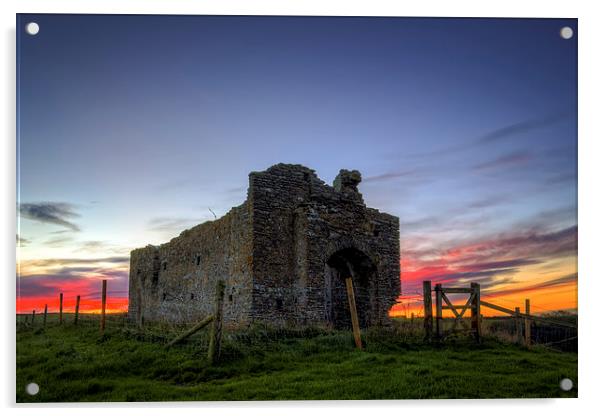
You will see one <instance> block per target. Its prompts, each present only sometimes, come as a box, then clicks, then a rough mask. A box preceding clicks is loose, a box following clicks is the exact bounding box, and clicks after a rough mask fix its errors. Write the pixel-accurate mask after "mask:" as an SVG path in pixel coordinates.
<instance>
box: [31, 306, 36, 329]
mask: <svg viewBox="0 0 602 416" xmlns="http://www.w3.org/2000/svg"><path fill="white" fill-rule="evenodd" d="M35 320H36V310H35V309H34V310H33V311H32V313H31V326H32V327H33V321H35Z"/></svg>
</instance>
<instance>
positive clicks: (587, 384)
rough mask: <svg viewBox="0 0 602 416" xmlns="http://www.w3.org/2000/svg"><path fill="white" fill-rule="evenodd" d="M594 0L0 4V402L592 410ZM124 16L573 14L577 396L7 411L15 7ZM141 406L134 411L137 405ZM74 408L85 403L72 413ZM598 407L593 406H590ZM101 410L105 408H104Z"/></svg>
mask: <svg viewBox="0 0 602 416" xmlns="http://www.w3.org/2000/svg"><path fill="white" fill-rule="evenodd" d="M596 3H597V2H595V1H583V2H580V3H577V1H569V0H565V1H556V0H548V1H526V0H518V1H517V0H506V1H495V2H493V1H469V0H466V1H464V0H455V1H444V0H440V1H421V2H418V1H416V2H402V1H384V0H383V1H380V0H365V1H357V0H345V1H328V0H318V1H317V0H308V1H303V2H301V1H288V2H283V1H265V0H260V1H253V2H251V1H241V0H239V1H200V0H199V1H193V0H172V1H169V0H104V1H101V0H99V1H85V2H84V1H81V0H80V1H68V0H55V1H49V0H46V1H44V0H20V1H18V2H16V1H6V0H5V1H3V2H1V3H0V7H1V8H2V12H3V13H2V14H1V15H0V16H1V17H0V19H1V20H2V24H3V35H4V36H3V42H2V55H1V56H2V57H3V58H4V59H5V62H4V65H2V72H3V74H2V75H3V76H2V78H1V79H2V84H3V85H2V88H0V91H3V92H4V97H3V99H2V100H1V101H0V103H1V104H0V105H1V106H2V110H3V111H2V112H1V114H2V124H1V125H2V126H4V128H5V138H4V139H5V140H4V141H3V142H2V146H3V148H2V152H1V153H0V154H1V155H2V158H3V160H2V162H3V163H1V166H2V168H1V170H2V181H1V182H0V184H1V191H2V195H3V197H4V198H3V203H2V204H1V207H2V208H1V209H2V220H3V227H2V230H3V231H4V232H3V238H2V239H1V250H0V253H1V254H2V262H1V263H0V264H2V265H3V266H4V267H3V272H4V273H2V282H3V291H2V293H3V296H4V299H3V300H4V302H2V305H3V306H4V308H3V314H2V318H3V320H4V323H5V325H3V328H4V330H5V331H6V333H5V336H4V337H3V342H2V343H1V345H2V354H1V356H0V357H1V359H2V370H3V371H2V375H1V378H0V382H1V383H2V384H1V385H0V386H1V388H0V391H1V394H2V402H1V403H2V405H4V406H7V407H12V409H9V413H10V414H12V413H23V412H24V413H27V414H31V413H41V412H43V414H44V415H45V416H46V415H47V416H50V415H59V414H60V415H64V414H81V413H82V412H85V413H86V414H87V415H101V414H103V415H104V414H105V413H106V412H107V410H109V409H115V410H117V409H118V408H127V412H128V413H130V414H142V413H143V412H144V414H146V415H160V414H161V415H162V414H164V413H165V412H167V411H168V410H167V409H166V408H169V407H174V408H176V409H177V410H176V412H177V413H178V414H189V413H190V414H193V413H194V414H197V415H198V414H199V412H203V413H206V412H218V411H219V412H220V413H225V414H240V413H243V412H244V413H250V414H261V415H272V414H273V415H279V416H280V415H283V414H287V415H288V414H292V415H304V416H305V415H306V414H307V413H308V412H311V413H315V412H319V413H321V414H332V413H340V414H341V413H345V414H346V415H360V414H365V413H366V412H367V411H369V409H372V408H374V409H375V410H376V411H377V412H382V413H383V414H392V413H396V414H399V413H401V412H403V413H404V414H411V413H416V412H425V411H426V412H428V413H430V412H454V413H456V412H461V411H462V410H468V409H470V410H471V411H472V412H474V413H477V412H479V413H484V412H487V413H488V414H491V415H507V414H508V413H513V414H516V413H517V412H519V413H522V412H524V413H527V412H528V413H534V412H542V413H544V412H545V414H546V416H547V415H548V414H549V415H554V414H558V415H563V416H566V415H567V414H573V415H576V414H581V413H584V414H586V413H590V412H594V409H595V408H596V407H597V406H595V404H596V403H595V400H596V398H597V397H598V396H600V393H599V392H598V386H599V385H601V383H600V381H599V380H598V374H600V370H601V368H600V361H601V360H600V359H599V355H598V354H597V350H598V348H599V347H600V346H601V345H602V342H600V341H601V335H600V333H601V332H602V331H601V330H600V329H599V326H600V317H599V315H600V310H597V309H596V303H600V302H596V299H595V296H596V293H598V291H599V290H600V289H601V288H600V282H601V281H602V270H601V267H600V263H599V258H600V255H599V251H600V250H601V248H599V247H601V246H602V244H600V242H599V240H600V239H599V238H597V237H599V236H600V233H601V227H600V219H599V215H602V206H601V205H602V204H601V198H600V187H601V185H600V183H599V182H600V181H599V180H598V179H597V178H602V173H601V172H600V165H602V163H601V162H600V158H601V157H602V147H601V145H600V141H601V140H602V134H601V133H602V132H601V129H600V123H599V120H600V118H601V115H600V108H601V107H602V106H601V105H600V98H601V97H602V91H601V83H600V77H601V75H600V74H602V59H601V56H602V54H601V53H600V52H599V51H600V44H602V42H601V40H602V36H601V35H602V22H601V19H600V14H599V13H598V12H597V10H596V7H595V5H596ZM17 12H19V13H120V14H121V13H125V14H270V15H334V16H336V15H347V16H447V17H452V16H465V17H571V18H579V28H578V39H579V274H580V277H581V279H580V280H581V282H580V285H579V288H580V291H579V314H580V329H581V330H580V336H581V338H580V348H579V396H580V398H579V399H576V400H575V399H573V400H568V399H567V400H486V401H466V400H456V401H448V400H445V401H396V402H391V401H388V402H265V403H263V402H262V403H158V404H145V405H140V404H138V405H127V406H126V405H115V404H104V405H92V407H90V405H88V406H86V405H50V406H48V407H49V408H46V409H41V408H40V407H38V406H36V407H35V408H32V407H23V406H20V407H18V408H15V405H14V399H15V390H14V388H15V387H14V380H15V359H14V353H15V347H14V340H15V336H14V329H15V327H14V311H15V299H14V293H15V292H14V290H15V283H14V280H13V278H12V276H14V275H15V256H14V253H15V252H14V241H15V240H14V238H15V13H17ZM141 406H144V407H141ZM82 407H86V409H85V410H82ZM596 410H599V409H596ZM109 411H110V410H109Z"/></svg>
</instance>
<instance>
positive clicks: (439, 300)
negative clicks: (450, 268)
mask: <svg viewBox="0 0 602 416" xmlns="http://www.w3.org/2000/svg"><path fill="white" fill-rule="evenodd" d="M435 309H436V312H437V315H436V317H435V330H436V332H437V339H439V340H440V339H441V338H442V337H443V322H442V321H443V297H442V292H441V283H437V284H436V285H435Z"/></svg>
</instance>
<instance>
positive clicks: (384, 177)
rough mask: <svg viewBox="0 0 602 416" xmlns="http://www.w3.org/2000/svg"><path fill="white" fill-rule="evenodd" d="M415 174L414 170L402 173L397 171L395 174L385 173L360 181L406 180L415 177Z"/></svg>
mask: <svg viewBox="0 0 602 416" xmlns="http://www.w3.org/2000/svg"><path fill="white" fill-rule="evenodd" d="M416 173H417V170H416V169H410V170H403V171H397V172H386V173H382V174H380V175H374V176H368V177H366V178H364V179H362V182H368V183H370V182H380V181H386V180H389V179H397V178H407V177H413V176H415V175H416Z"/></svg>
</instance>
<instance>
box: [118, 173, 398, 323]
mask: <svg viewBox="0 0 602 416" xmlns="http://www.w3.org/2000/svg"><path fill="white" fill-rule="evenodd" d="M360 182H361V175H360V173H359V172H358V171H347V170H341V171H340V173H339V175H338V176H337V177H336V179H335V181H334V183H333V185H332V186H330V185H327V184H326V183H324V182H323V181H322V180H320V179H319V178H318V177H317V175H316V174H315V172H314V171H313V170H311V169H309V168H306V167H304V166H301V165H288V164H278V165H274V166H272V167H270V168H269V169H267V170H266V171H263V172H251V173H250V174H249V187H248V191H247V199H246V201H245V202H244V203H243V204H242V205H240V206H238V207H235V208H232V209H231V210H230V211H229V212H228V213H227V214H226V215H224V216H223V217H221V218H219V219H217V220H215V221H207V222H204V223H202V224H199V225H197V226H195V227H193V228H190V229H188V230H185V231H183V232H182V233H181V234H180V235H179V236H178V237H175V238H173V239H172V240H171V241H169V242H168V243H165V244H162V245H160V246H152V245H149V246H146V247H144V248H139V249H136V250H133V251H132V253H131V258H130V276H129V317H130V318H131V319H132V320H135V321H137V322H139V323H142V322H145V321H161V320H165V321H169V322H193V321H198V320H200V319H202V318H204V317H206V316H208V315H209V314H211V313H212V311H213V307H214V306H213V305H214V297H215V291H216V282H217V281H218V280H223V281H224V282H225V286H226V291H225V296H224V306H223V307H224V309H223V314H224V325H226V326H227V327H231V328H235V327H246V326H249V325H250V324H252V323H256V322H260V323H267V324H269V325H273V326H278V327H282V326H310V325H311V326H321V327H330V328H347V327H350V326H351V318H350V313H349V305H348V300H347V292H346V286H345V278H347V277H352V280H353V285H354V293H355V300H356V305H357V313H358V318H359V323H360V326H361V327H364V328H365V327H367V326H373V325H381V324H385V323H386V322H387V320H388V311H389V309H390V308H391V306H392V305H393V304H394V303H395V301H396V299H397V297H398V296H399V294H400V290H401V288H400V280H399V219H398V218H397V217H395V216H392V215H389V214H386V213H382V212H379V211H378V210H376V209H374V208H368V207H366V205H365V203H364V201H363V198H362V195H361V194H360V193H359V191H358V188H357V187H358V184H359V183H360Z"/></svg>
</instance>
